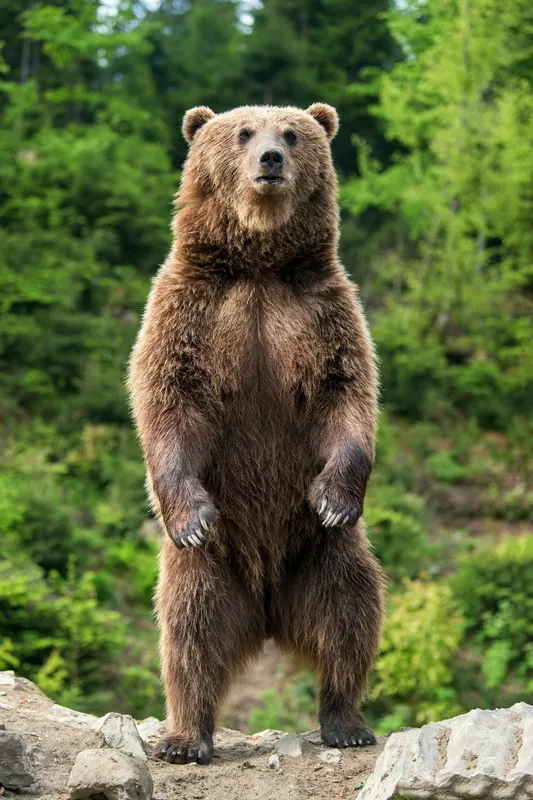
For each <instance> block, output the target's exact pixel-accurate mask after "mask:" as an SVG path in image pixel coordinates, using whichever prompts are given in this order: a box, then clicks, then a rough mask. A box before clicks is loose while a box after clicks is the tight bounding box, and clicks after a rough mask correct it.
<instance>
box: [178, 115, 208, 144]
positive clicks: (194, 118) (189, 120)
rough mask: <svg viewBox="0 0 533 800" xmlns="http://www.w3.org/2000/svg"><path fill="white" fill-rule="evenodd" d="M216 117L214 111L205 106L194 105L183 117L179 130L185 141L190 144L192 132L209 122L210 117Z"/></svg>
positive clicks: (192, 137) (192, 136)
mask: <svg viewBox="0 0 533 800" xmlns="http://www.w3.org/2000/svg"><path fill="white" fill-rule="evenodd" d="M213 117H216V114H215V112H214V111H211V109H210V108H208V107H207V106H196V107H195V108H190V109H189V110H188V111H187V112H186V114H185V116H184V117H183V123H182V126H181V131H182V133H183V136H184V138H185V141H186V142H187V143H188V144H190V143H191V142H192V140H193V139H194V134H195V133H196V132H197V131H199V130H200V128H201V127H202V125H205V123H206V122H209V120H210V119H213Z"/></svg>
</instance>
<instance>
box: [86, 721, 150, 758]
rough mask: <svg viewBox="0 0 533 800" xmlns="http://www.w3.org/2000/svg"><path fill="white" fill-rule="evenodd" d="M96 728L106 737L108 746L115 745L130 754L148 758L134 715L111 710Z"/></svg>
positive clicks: (117, 748)
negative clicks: (116, 712)
mask: <svg viewBox="0 0 533 800" xmlns="http://www.w3.org/2000/svg"><path fill="white" fill-rule="evenodd" d="M94 730H95V731H96V732H97V733H100V734H101V735H102V736H103V737H104V741H105V743H106V744H107V746H108V747H114V748H115V749H116V750H122V751H123V752H124V753H129V754H130V756H136V757H137V758H143V759H145V760H146V753H145V752H144V747H143V743H142V739H141V737H140V736H139V733H138V731H137V726H136V725H135V721H134V719H133V717H130V716H129V715H127V714H115V713H113V712H111V713H110V714H106V715H105V717H102V719H101V720H99V722H98V723H97V724H96V725H95V726H94Z"/></svg>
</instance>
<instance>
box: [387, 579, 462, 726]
mask: <svg viewBox="0 0 533 800" xmlns="http://www.w3.org/2000/svg"><path fill="white" fill-rule="evenodd" d="M463 632H464V619H463V616H462V614H461V613H460V612H459V611H458V610H457V609H456V606H455V603H454V599H453V594H452V590H451V588H450V587H449V586H448V585H447V584H445V583H429V582H425V581H421V580H416V581H405V582H404V586H403V590H402V591H401V592H396V593H395V594H393V595H392V597H391V598H390V600H389V614H388V617H387V620H386V622H385V629H384V633H383V640H382V645H381V655H380V658H379V660H378V663H377V666H376V672H375V677H374V680H373V688H372V697H373V698H374V699H375V701H376V703H377V706H378V708H379V711H380V714H382V715H385V716H384V719H383V718H382V719H381V722H380V730H381V731H384V726H385V725H386V724H387V722H388V723H389V724H390V723H391V722H392V724H393V727H394V726H397V725H398V723H399V722H400V723H401V724H403V725H406V724H421V723H425V722H430V721H432V720H436V719H442V718H443V717H447V716H448V717H449V716H453V714H456V713H459V708H458V706H457V703H456V699H455V694H454V690H453V662H454V658H455V656H456V655H457V652H458V651H459V648H460V646H461V643H462V640H463ZM372 713H373V714H375V713H376V710H375V709H373V712H372Z"/></svg>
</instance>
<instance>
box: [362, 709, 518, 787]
mask: <svg viewBox="0 0 533 800" xmlns="http://www.w3.org/2000/svg"><path fill="white" fill-rule="evenodd" d="M399 797H409V798H410V800H411V799H412V800H417V799H418V798H438V800H467V798H483V800H510V798H512V800H531V798H533V706H529V705H527V704H526V703H517V704H516V705H514V706H513V707H512V708H508V709H497V710H496V711H481V710H480V709H476V710H474V711H470V712H469V713H468V714H463V715H461V716H460V717H454V718H453V719H449V720H445V721H444V722H433V723H430V724H429V725H424V727H422V728H417V729H413V730H409V731H403V732H400V733H394V734H392V736H391V737H390V738H389V740H388V742H387V744H386V746H385V750H384V751H383V753H382V754H381V756H380V757H379V759H378V761H377V763H376V767H375V769H374V772H373V773H372V775H371V776H370V778H369V779H368V781H367V782H366V784H365V786H364V788H363V790H362V792H361V793H360V794H359V795H358V798H357V800H393V798H399Z"/></svg>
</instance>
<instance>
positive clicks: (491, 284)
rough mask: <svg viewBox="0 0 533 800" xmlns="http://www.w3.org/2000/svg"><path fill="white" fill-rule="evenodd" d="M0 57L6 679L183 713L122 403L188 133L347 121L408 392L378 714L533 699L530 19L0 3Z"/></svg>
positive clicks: (379, 502) (347, 152)
mask: <svg viewBox="0 0 533 800" xmlns="http://www.w3.org/2000/svg"><path fill="white" fill-rule="evenodd" d="M0 39H1V40H2V42H3V46H2V51H1V52H2V58H1V61H0V89H1V92H0V153H1V155H0V439H1V450H0V537H1V538H0V669H2V668H11V667H13V668H15V669H17V670H18V671H19V672H20V673H21V674H24V675H27V676H28V677H30V678H32V679H34V680H37V681H38V682H39V684H40V685H41V686H42V688H43V689H45V691H47V692H49V693H50V694H51V695H52V696H54V698H55V699H56V700H58V701H59V702H64V703H69V704H71V705H73V706H76V707H79V708H83V709H86V710H89V711H95V712H98V713H99V712H102V711H107V710H109V709H110V708H115V709H116V710H122V711H129V712H130V713H133V714H136V715H139V716H142V715H144V714H149V713H156V714H162V713H163V706H162V697H161V694H160V689H159V683H158V674H157V656H156V652H157V650H156V635H155V630H154V626H153V623H152V620H151V610H150V609H151V593H152V589H153V585H154V583H155V576H156V550H157V544H156V541H155V540H154V534H153V530H152V528H151V527H150V525H146V524H144V523H145V520H146V518H147V515H148V513H149V510H148V507H147V504H146V502H145V499H144V489H143V481H144V474H143V465H142V462H141V458H140V454H139V451H138V447H137V444H136V442H135V439H134V436H133V432H132V428H131V424H130V421H129V415H128V408H127V401H126V396H125V392H124V388H123V379H124V373H125V366H126V362H127V358H128V353H129V349H130V347H131V343H132V341H133V337H134V336H135V333H136V330H137V327H138V324H139V317H140V313H141V309H142V307H143V304H144V301H145V298H146V294H147V292H148V289H149V285H150V279H151V277H152V276H153V274H154V273H155V271H156V269H157V267H158V265H159V264H160V263H161V261H162V260H163V259H164V257H165V255H166V251H167V249H168V247H169V244H170V232H169V221H170V215H171V211H172V198H173V194H174V192H175V190H176V187H177V184H178V180H179V169H180V164H181V161H182V159H183V157H184V155H185V143H184V142H183V139H182V137H181V132H180V127H181V119H182V115H183V113H184V111H185V110H186V109H187V108H188V107H190V106H192V105H196V104H207V105H210V106H211V107H212V108H213V109H214V110H215V111H221V110H224V109H226V108H228V107H231V106H234V105H237V104H240V103H246V102H250V103H262V102H273V103H291V104H296V105H299V106H303V107H305V106H306V105H307V104H309V103H311V102H314V101H317V100H323V101H326V102H329V103H332V104H333V105H336V106H337V108H338V110H339V113H340V116H341V128H340V132H339V135H338V137H337V139H336V140H335V142H334V145H333V149H334V156H335V160H336V164H337V166H338V168H339V173H340V177H341V200H342V210H343V218H342V228H343V230H342V233H343V236H342V244H341V248H342V256H343V260H344V262H345V264H346V265H347V267H348V269H349V270H350V272H351V274H352V275H353V276H354V278H355V279H356V280H357V282H358V283H359V285H360V288H361V294H362V298H363V300H364V302H365V306H366V308H367V309H368V312H369V317H370V322H371V326H372V330H373V333H374V337H375V339H376V341H377V345H378V351H379V354H380V359H381V373H382V385H383V405H384V410H383V414H382V419H381V426H380V434H379V441H378V460H377V467H376V470H375V474H374V478H373V481H372V484H371V487H370V491H369V494H368V498H367V503H366V518H367V523H368V525H369V532H370V536H371V539H372V541H373V543H374V546H375V548H376V551H377V553H378V555H379V557H380V559H381V560H382V562H383V564H384V567H385V569H386V571H387V573H388V576H389V580H390V592H389V595H390V597H389V606H390V617H389V622H388V623H387V627H386V630H385V635H384V640H383V656H382V660H381V662H380V664H379V666H378V669H377V671H376V675H375V678H374V683H373V692H374V699H373V701H372V702H371V703H370V704H369V709H368V711H369V716H370V717H371V718H372V721H373V722H374V723H377V724H378V725H380V726H381V730H386V729H390V728H391V727H395V726H398V725H404V724H405V725H409V724H416V723H419V722H421V721H425V720H427V719H432V718H435V717H438V716H440V717H442V716H446V715H449V714H452V713H455V712H456V711H458V710H461V709H466V708H469V707H471V706H473V705H496V704H499V705H503V704H505V703H506V702H508V701H512V700H514V699H517V698H521V699H526V700H527V699H531V698H532V697H533V675H532V671H533V653H532V651H531V645H530V640H531V632H532V630H533V629H532V626H533V617H532V610H531V602H532V600H531V598H532V597H533V593H532V592H531V591H530V588H529V585H528V580H527V578H528V574H529V572H528V570H529V571H530V569H531V563H530V562H531V557H532V556H531V553H532V546H531V542H532V540H533V535H532V533H533V531H532V529H531V527H530V523H529V520H530V519H531V513H532V511H533V490H532V488H531V487H532V486H533V458H532V455H531V446H530V442H531V435H532V434H533V423H532V421H531V419H530V418H531V406H532V401H531V398H532V396H533V359H532V358H531V355H532V351H531V341H532V339H533V237H532V229H531V217H532V210H533V207H532V204H533V194H532V190H531V187H532V186H533V146H532V141H533V105H532V100H531V97H532V96H533V94H532V91H531V89H532V86H531V83H532V81H533V57H532V55H531V53H532V52H533V47H532V45H533V18H532V16H531V8H530V4H528V3H527V2H526V0H509V2H508V3H507V4H506V6H505V8H503V7H502V5H501V4H500V3H497V2H496V0H468V2H467V0H452V2H444V0H407V2H405V3H402V4H401V5H396V4H393V3H389V2H388V0H370V1H369V2H364V3H363V2H360V0H357V2H347V0H305V1H304V0H290V2H283V3H282V2H280V0H264V2H263V3H262V4H259V3H257V4H253V5H251V6H250V5H249V4H240V3H237V2H232V1H231V0H191V2H187V3H186V2H179V1H178V0H162V1H161V2H160V3H155V2H150V3H149V4H148V3H147V4H146V5H145V4H143V3H142V2H137V1H134V0H131V2H130V0H120V1H119V2H117V3H103V2H100V0H74V1H73V2H67V1H66V0H48V2H47V1H46V0H42V2H30V1H29V0H24V2H21V3H18V2H17V3H15V2H13V0H0ZM315 705H316V693H315V691H314V686H313V683H312V680H311V679H310V676H309V674H308V673H303V674H302V676H301V678H300V679H297V680H296V681H293V680H291V682H290V683H288V684H287V686H286V687H285V688H284V689H283V691H281V692H280V693H276V692H275V691H271V692H270V693H269V694H268V696H267V697H266V698H265V703H264V708H261V709H257V710H256V711H255V712H254V714H253V716H252V719H251V724H252V725H253V726H258V727H261V726H262V727H267V726H272V727H279V726H283V727H288V726H290V725H295V726H301V725H305V726H308V724H309V720H310V714H312V712H313V709H314V708H315ZM276 720H277V722H276ZM263 723H264V724H263Z"/></svg>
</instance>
